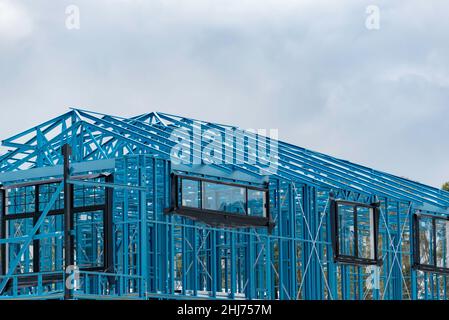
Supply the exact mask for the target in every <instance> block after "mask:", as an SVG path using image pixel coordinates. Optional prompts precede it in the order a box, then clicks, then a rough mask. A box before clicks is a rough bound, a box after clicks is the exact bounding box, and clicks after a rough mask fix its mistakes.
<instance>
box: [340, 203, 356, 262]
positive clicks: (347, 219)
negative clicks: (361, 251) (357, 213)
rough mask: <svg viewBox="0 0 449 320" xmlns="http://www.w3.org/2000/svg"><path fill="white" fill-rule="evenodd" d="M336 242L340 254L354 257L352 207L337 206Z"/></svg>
mask: <svg viewBox="0 0 449 320" xmlns="http://www.w3.org/2000/svg"><path fill="white" fill-rule="evenodd" d="M338 240H339V243H338V245H339V249H340V253H341V254H343V255H347V256H354V255H355V250H354V207H353V206H351V205H345V204H338Z"/></svg>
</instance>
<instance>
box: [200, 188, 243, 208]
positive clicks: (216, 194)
mask: <svg viewBox="0 0 449 320" xmlns="http://www.w3.org/2000/svg"><path fill="white" fill-rule="evenodd" d="M245 191H246V189H245V188H242V187H236V186H229V185H224V184H217V183H212V182H203V209H207V210H217V211H224V212H229V213H242V214H244V213H245V197H246V196H245V194H246V192H245Z"/></svg>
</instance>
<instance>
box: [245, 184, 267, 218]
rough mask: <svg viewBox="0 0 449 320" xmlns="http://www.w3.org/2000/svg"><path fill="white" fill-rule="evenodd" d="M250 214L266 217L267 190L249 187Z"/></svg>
mask: <svg viewBox="0 0 449 320" xmlns="http://www.w3.org/2000/svg"><path fill="white" fill-rule="evenodd" d="M248 215H250V216H256V217H266V211H265V192H263V191H259V190H252V189H248Z"/></svg>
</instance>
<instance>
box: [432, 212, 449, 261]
mask: <svg viewBox="0 0 449 320" xmlns="http://www.w3.org/2000/svg"><path fill="white" fill-rule="evenodd" d="M435 227H436V250H437V251H436V258H437V267H439V268H449V251H448V249H449V221H447V220H441V219H437V220H435Z"/></svg>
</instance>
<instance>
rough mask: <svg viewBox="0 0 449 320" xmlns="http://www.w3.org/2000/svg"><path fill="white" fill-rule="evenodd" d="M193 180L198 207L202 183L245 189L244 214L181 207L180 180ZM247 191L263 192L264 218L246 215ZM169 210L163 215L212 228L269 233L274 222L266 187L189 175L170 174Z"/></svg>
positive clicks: (201, 194) (201, 193) (201, 202)
mask: <svg viewBox="0 0 449 320" xmlns="http://www.w3.org/2000/svg"><path fill="white" fill-rule="evenodd" d="M183 179H186V180H193V181H198V182H199V193H200V197H199V199H200V201H199V202H200V206H202V205H203V201H202V198H203V182H209V183H215V184H221V185H227V186H233V187H239V188H245V199H246V201H245V214H242V213H230V212H225V211H219V210H211V209H202V208H194V207H187V206H183V205H182V202H181V204H180V203H179V198H180V195H181V199H182V180H183ZM248 190H256V191H262V192H264V195H265V197H264V200H265V208H264V212H265V216H264V217H258V216H250V215H248ZM170 198H171V199H170V208H168V209H165V210H164V212H165V214H173V213H174V214H178V215H181V216H185V217H188V218H191V219H194V220H199V221H202V222H204V223H206V224H209V225H212V226H220V227H223V226H224V227H234V228H239V227H267V228H268V231H269V232H270V233H271V231H272V229H273V228H274V222H273V221H272V220H271V215H270V193H269V189H268V186H267V187H265V188H261V187H257V186H251V185H245V184H239V183H233V182H227V181H220V180H213V179H207V178H201V177H196V176H189V175H181V174H175V173H172V174H171V197H170Z"/></svg>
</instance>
